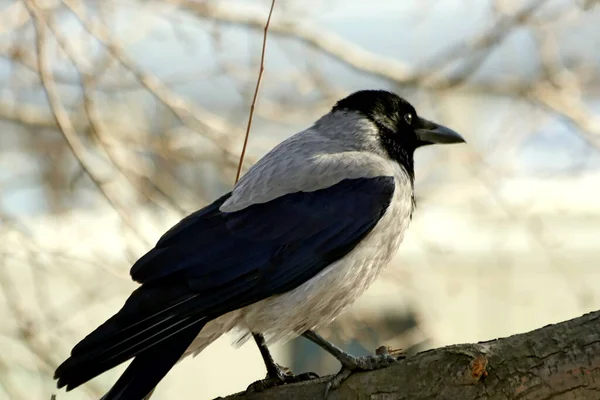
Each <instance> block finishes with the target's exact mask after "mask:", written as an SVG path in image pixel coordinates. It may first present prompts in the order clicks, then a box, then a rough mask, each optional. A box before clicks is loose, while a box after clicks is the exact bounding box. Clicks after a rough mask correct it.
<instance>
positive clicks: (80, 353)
mask: <svg viewBox="0 0 600 400" xmlns="http://www.w3.org/2000/svg"><path fill="white" fill-rule="evenodd" d="M393 192H394V179H393V178H392V177H376V178H359V179H348V180H343V181H341V182H339V183H338V184H336V185H333V186H331V187H329V188H326V189H321V190H316V191H314V192H297V193H291V194H287V195H284V196H281V197H279V198H277V199H274V200H272V201H270V202H268V203H264V204H255V205H252V206H249V207H247V208H245V209H243V210H240V211H237V212H233V213H224V212H221V211H219V207H220V206H221V205H222V204H223V202H224V201H225V200H226V199H227V198H229V194H227V195H225V196H223V197H221V198H220V199H219V200H217V201H215V202H214V203H213V204H211V205H209V206H207V207H206V208H204V209H202V210H200V211H197V212H196V213H194V214H191V215H190V216H188V217H187V218H185V219H183V220H182V221H181V222H180V223H179V224H177V225H176V226H174V227H173V228H172V229H170V230H169V231H168V232H167V233H166V234H165V235H164V236H163V237H162V238H161V239H160V240H159V242H158V243H157V245H156V247H155V248H154V249H152V250H150V251H149V252H148V253H147V254H146V255H144V256H143V257H142V258H140V259H139V260H138V261H137V262H136V263H135V265H134V266H133V267H132V269H131V274H132V277H133V278H134V279H135V280H136V281H138V282H141V283H142V286H141V287H139V288H138V289H137V290H135V291H134V292H133V293H132V294H131V296H130V297H129V299H128V300H127V301H126V302H125V304H124V306H123V307H122V308H121V310H120V311H119V312H118V313H117V314H116V315H114V316H113V317H111V318H110V319H109V320H107V321H106V322H105V323H104V324H102V325H101V326H100V327H98V328H97V329H96V330H95V331H93V332H92V333H90V334H89V335H88V336H87V337H86V338H84V339H83V340H82V341H81V342H80V343H79V344H78V345H77V346H75V348H74V349H73V351H72V352H71V357H69V358H68V359H67V360H66V361H65V362H64V363H63V364H61V365H60V366H59V367H58V368H57V370H56V373H55V378H56V379H58V386H59V387H62V386H67V389H68V390H70V389H73V388H74V387H77V386H78V385H81V384H82V383H84V382H86V381H88V380H90V379H92V378H94V377H95V376H97V375H99V374H101V373H103V372H104V371H106V370H108V369H111V368H113V367H114V366H116V365H119V364H120V363H122V362H125V361H127V360H129V359H131V358H132V357H135V359H134V361H133V362H132V363H131V365H130V367H129V368H128V369H127V370H126V372H125V373H124V375H123V376H122V378H121V379H119V381H118V382H117V384H116V385H115V387H114V388H113V389H112V390H111V392H109V394H110V396H112V397H107V399H117V398H128V399H141V398H142V397H143V396H142V394H143V393H144V392H145V393H147V392H149V391H150V390H152V388H153V387H154V386H155V385H156V384H157V383H158V382H159V381H160V379H162V377H163V376H164V375H165V374H166V373H167V371H168V370H169V369H170V368H171V367H172V365H173V364H174V363H175V362H176V361H177V359H179V357H181V355H182V354H183V353H184V351H185V349H186V348H187V347H188V346H189V345H190V344H191V342H192V341H193V339H194V337H195V336H196V335H197V334H198V332H200V330H201V328H202V326H203V325H204V324H206V323H207V322H208V321H210V320H211V319H213V318H216V317H218V316H220V315H223V314H225V313H227V312H230V311H232V310H235V309H238V308H241V307H245V306H247V305H249V304H252V303H255V302H257V301H260V300H262V299H265V298H267V297H269V296H272V295H274V294H278V293H283V292H286V291H289V290H291V289H293V288H295V287H297V286H299V285H301V284H302V283H304V282H306V281H307V280H309V279H310V278H312V277H314V276H315V275H316V274H318V273H319V272H320V271H321V270H323V269H324V268H325V267H327V266H328V265H329V264H331V263H332V262H333V261H335V260H337V259H339V258H341V257H343V256H344V255H346V254H348V252H350V251H351V250H352V249H353V248H354V247H355V246H356V245H357V244H358V243H359V242H360V241H361V240H362V238H364V236H365V235H367V234H368V233H369V232H370V231H371V230H372V229H373V227H374V226H375V225H376V224H377V222H378V221H379V219H380V218H381V217H382V216H383V214H384V213H385V211H386V210H387V207H388V205H389V203H390V201H391V198H392V194H393ZM157 357H158V358H160V359H156V358H157ZM142 373H143V374H145V375H144V376H142V375H141V374H142ZM144 379H145V381H144ZM146 391H147V392H146ZM125 394H127V395H128V396H129V395H130V394H131V396H130V397H118V396H119V395H121V396H123V395H125ZM134 394H135V395H134ZM138 395H140V396H141V397H136V396H138ZM107 396H108V395H107Z"/></svg>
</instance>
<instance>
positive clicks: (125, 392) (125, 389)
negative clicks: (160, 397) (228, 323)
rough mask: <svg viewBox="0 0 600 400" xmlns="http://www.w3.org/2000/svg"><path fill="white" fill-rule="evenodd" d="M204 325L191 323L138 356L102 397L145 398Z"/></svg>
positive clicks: (115, 398) (112, 398) (113, 399)
mask: <svg viewBox="0 0 600 400" xmlns="http://www.w3.org/2000/svg"><path fill="white" fill-rule="evenodd" d="M201 328H202V326H191V327H189V328H186V330H184V331H182V332H180V333H178V334H177V335H173V336H171V337H170V338H168V339H166V340H163V341H162V342H161V343H159V344H157V345H155V346H153V347H151V348H149V349H148V350H145V351H143V352H141V353H140V354H138V355H137V356H135V358H134V359H133V361H132V362H131V364H129V366H128V367H127V369H126V370H125V372H123V374H122V375H121V377H120V378H119V379H118V380H117V382H116V383H115V384H114V385H113V387H112V388H111V389H110V390H109V391H108V393H106V394H105V395H104V396H103V397H102V399H101V400H117V399H118V400H143V399H145V398H146V396H148V395H149V394H150V393H151V392H152V390H153V389H154V388H155V387H156V385H158V383H159V382H160V381H161V380H162V378H164V376H165V375H166V374H167V372H169V370H170V369H171V368H172V367H173V366H174V365H175V364H176V363H177V361H178V360H179V359H180V358H181V356H182V355H183V354H184V352H185V350H186V349H187V348H188V346H189V345H190V343H192V341H193V340H194V338H195V337H196V336H197V335H198V333H199V332H200V329H201Z"/></svg>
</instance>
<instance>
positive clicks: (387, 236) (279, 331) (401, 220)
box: [244, 190, 413, 341]
mask: <svg viewBox="0 0 600 400" xmlns="http://www.w3.org/2000/svg"><path fill="white" fill-rule="evenodd" d="M412 207H413V205H412V197H411V195H410V194H407V193H406V192H404V191H399V190H397V191H395V193H394V198H393V200H392V202H391V203H390V206H389V207H388V209H387V210H386V212H385V214H384V215H383V217H382V218H381V219H380V221H379V222H378V224H377V225H376V227H375V228H374V229H373V230H372V231H371V232H370V233H369V234H368V235H367V236H366V237H365V238H364V239H363V240H362V241H361V242H360V243H359V244H358V245H357V246H356V247H355V248H354V249H353V250H352V251H351V252H350V253H348V254H347V255H346V256H345V257H343V258H341V259H340V260H338V261H336V262H334V263H332V264H331V265H330V266H328V267H327V268H325V269H324V270H323V271H321V272H320V273H319V274H317V275H316V276H315V277H314V278H312V279H310V280H309V281H307V282H305V283H304V284H302V285H300V286H299V287H297V288H296V289H294V290H292V291H290V292H287V293H285V294H281V295H278V296H273V297H270V298H268V299H265V300H263V301H261V302H258V303H256V304H254V305H252V306H250V307H248V308H247V309H246V310H245V312H244V314H245V318H244V319H245V322H246V325H247V327H248V328H249V329H250V330H252V331H254V332H263V333H265V334H266V336H267V338H268V339H270V341H273V340H278V339H283V338H285V337H286V336H288V335H289V334H290V333H291V334H293V333H294V332H295V333H296V334H298V333H301V332H303V331H305V330H307V329H316V328H318V327H320V326H323V325H326V324H328V323H330V322H331V321H333V320H334V319H335V318H336V317H337V316H338V315H339V314H340V313H342V312H343V311H344V310H345V309H347V308H348V307H349V306H350V305H351V304H352V303H353V302H354V301H355V300H356V299H357V298H358V297H359V296H360V295H361V294H362V293H363V292H364V291H365V290H366V289H367V288H368V287H369V286H370V285H371V284H372V283H373V281H374V280H375V278H377V277H378V276H379V274H380V273H381V272H382V270H383V269H384V267H385V266H386V265H387V264H388V263H389V262H390V260H391V259H392V257H393V256H394V255H395V254H396V252H397V250H398V247H399V245H400V243H401V242H402V239H403V237H404V232H405V230H406V228H407V227H408V225H409V223H410V219H411V213H412Z"/></svg>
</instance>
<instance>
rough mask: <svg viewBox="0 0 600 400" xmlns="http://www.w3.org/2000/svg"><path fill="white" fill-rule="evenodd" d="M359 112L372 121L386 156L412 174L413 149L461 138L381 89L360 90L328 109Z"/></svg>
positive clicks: (460, 139)
mask: <svg viewBox="0 0 600 400" xmlns="http://www.w3.org/2000/svg"><path fill="white" fill-rule="evenodd" d="M343 110H348V111H355V112H359V113H361V114H362V115H364V116H365V117H367V118H368V119H369V120H370V121H372V122H373V123H374V124H375V126H377V129H379V135H380V138H381V144H382V146H383V147H384V148H385V150H386V151H387V153H388V154H389V156H390V157H391V158H392V159H394V160H396V161H398V162H399V163H400V164H401V165H403V166H404V167H406V169H407V170H408V172H409V173H410V174H411V175H412V174H413V171H414V166H413V155H414V152H415V150H416V149H417V148H419V147H421V146H424V145H428V144H437V143H461V142H464V141H465V140H464V139H463V138H462V137H461V136H460V135H459V134H458V133H456V132H454V131H453V130H451V129H449V128H446V127H444V126H441V125H438V124H436V123H434V122H431V121H428V120H426V119H424V118H420V117H419V116H418V115H417V112H416V111H415V109H414V107H413V106H412V105H410V103H408V102H407V101H406V100H404V99H402V98H401V97H399V96H398V95H396V94H394V93H391V92H387V91H385V90H362V91H359V92H355V93H353V94H351V95H350V96H348V97H346V98H344V99H342V100H340V101H338V102H337V104H336V105H335V106H334V107H333V109H332V111H343Z"/></svg>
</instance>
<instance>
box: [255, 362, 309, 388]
mask: <svg viewBox="0 0 600 400" xmlns="http://www.w3.org/2000/svg"><path fill="white" fill-rule="evenodd" d="M317 378H319V375H317V374H315V373H314V372H304V373H302V374H298V375H294V374H293V373H292V371H291V370H290V369H289V368H285V367H281V366H280V365H277V371H276V372H275V373H274V374H272V375H271V376H269V374H267V377H266V378H265V379H262V380H259V381H256V382H254V383H252V384H250V385H249V386H248V388H247V389H246V392H262V391H263V390H266V389H269V388H272V387H276V386H281V385H287V384H289V383H298V382H305V381H309V380H311V379H317Z"/></svg>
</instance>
